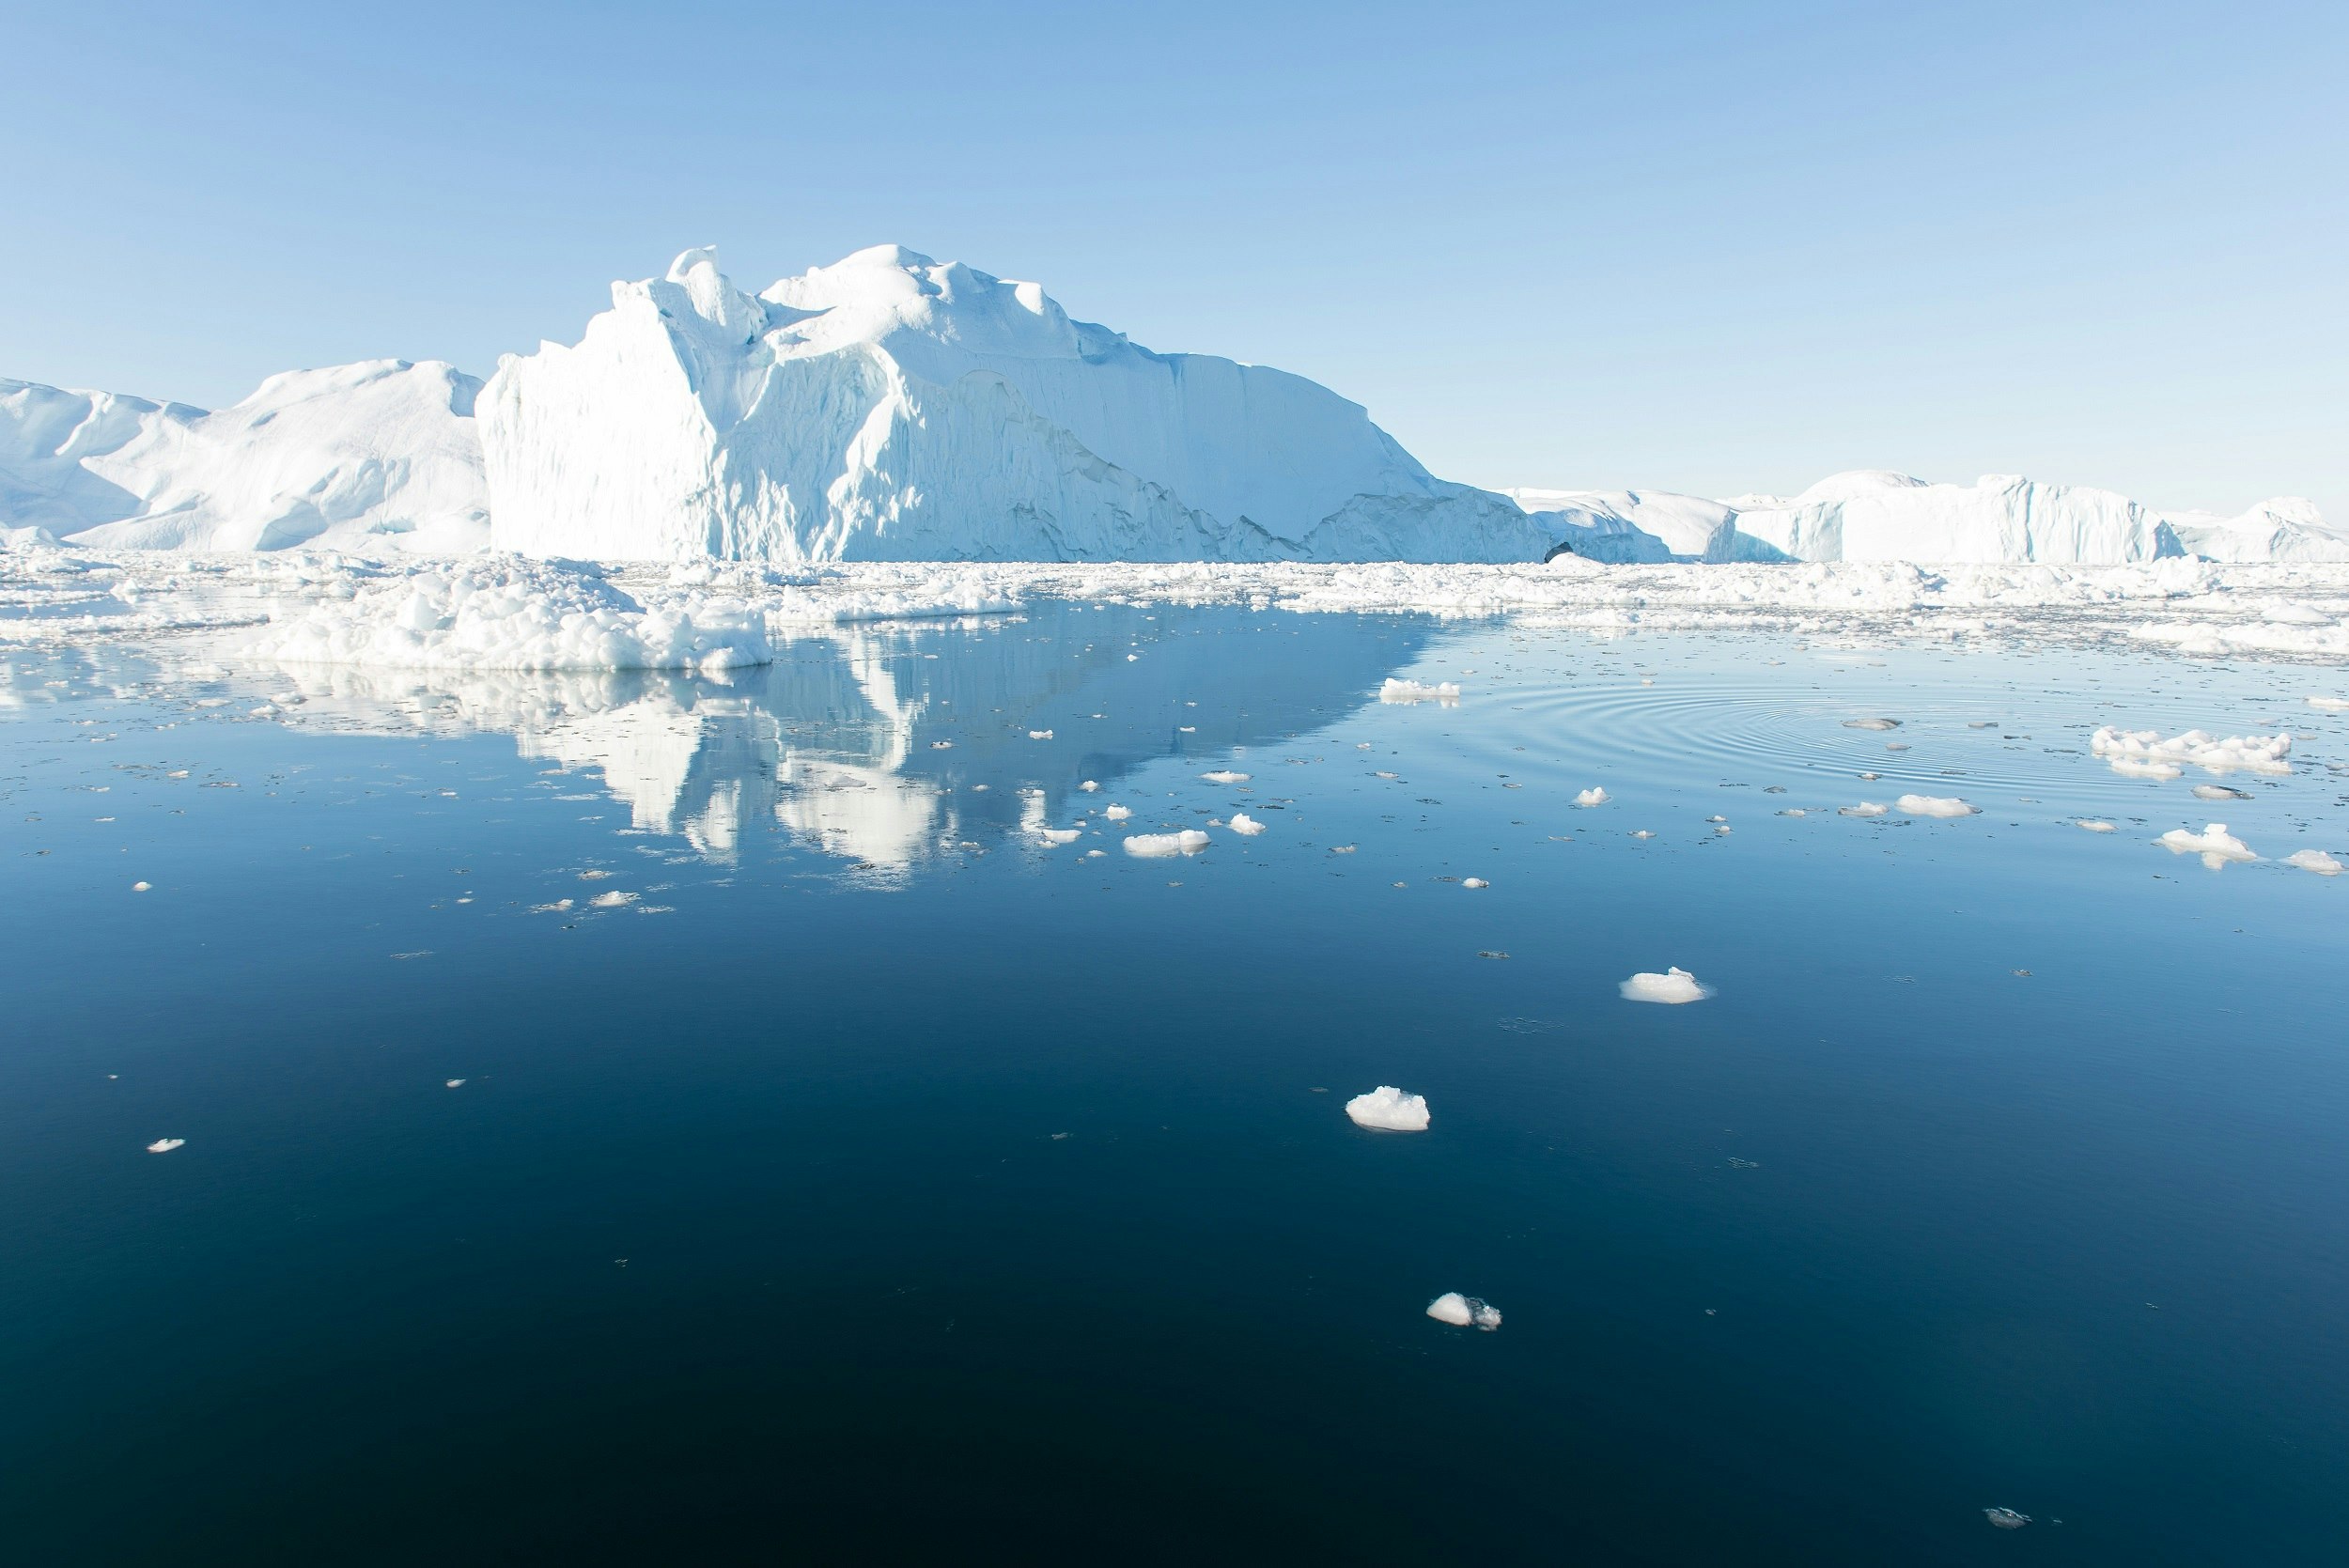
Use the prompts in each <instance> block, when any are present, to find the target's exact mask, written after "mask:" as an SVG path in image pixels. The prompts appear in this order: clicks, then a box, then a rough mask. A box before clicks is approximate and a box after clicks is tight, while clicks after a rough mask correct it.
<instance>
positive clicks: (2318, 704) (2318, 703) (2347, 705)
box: [2309, 697, 2349, 713]
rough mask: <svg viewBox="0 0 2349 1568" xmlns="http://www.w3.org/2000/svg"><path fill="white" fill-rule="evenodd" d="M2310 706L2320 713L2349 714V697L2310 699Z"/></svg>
mask: <svg viewBox="0 0 2349 1568" xmlns="http://www.w3.org/2000/svg"><path fill="white" fill-rule="evenodd" d="M2309 706H2310V707H2312V708H2314V709H2316V711H2317V712H2319V713H2349V697H2310V699H2309Z"/></svg>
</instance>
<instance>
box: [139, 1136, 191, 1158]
mask: <svg viewBox="0 0 2349 1568" xmlns="http://www.w3.org/2000/svg"><path fill="white" fill-rule="evenodd" d="M186 1146H187V1140H186V1139H184V1138H158V1139H157V1140H155V1141H154V1142H152V1143H149V1144H148V1146H147V1152H148V1154H150V1155H167V1154H169V1153H171V1151H172V1150H174V1149H179V1148H184V1147H186Z"/></svg>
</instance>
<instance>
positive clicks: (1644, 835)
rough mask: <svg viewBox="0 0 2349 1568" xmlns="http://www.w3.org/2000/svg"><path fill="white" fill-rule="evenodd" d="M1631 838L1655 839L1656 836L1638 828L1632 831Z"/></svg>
mask: <svg viewBox="0 0 2349 1568" xmlns="http://www.w3.org/2000/svg"><path fill="white" fill-rule="evenodd" d="M1631 836H1632V837H1633V838H1654V837H1655V836H1656V835H1655V834H1654V833H1651V832H1649V831H1647V830H1646V829H1645V828H1636V829H1634V830H1632V833H1631Z"/></svg>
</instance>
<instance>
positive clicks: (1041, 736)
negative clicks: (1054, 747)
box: [1028, 730, 1052, 740]
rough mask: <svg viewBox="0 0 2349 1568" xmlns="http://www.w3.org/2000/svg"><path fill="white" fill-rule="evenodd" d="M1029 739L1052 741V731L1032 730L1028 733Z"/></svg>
mask: <svg viewBox="0 0 2349 1568" xmlns="http://www.w3.org/2000/svg"><path fill="white" fill-rule="evenodd" d="M1028 738H1029V739H1031V740H1050V739H1051V738H1052V732H1051V731H1050V730H1030V731H1029V732H1028Z"/></svg>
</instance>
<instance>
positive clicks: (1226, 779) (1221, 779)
mask: <svg viewBox="0 0 2349 1568" xmlns="http://www.w3.org/2000/svg"><path fill="white" fill-rule="evenodd" d="M1199 776H1200V777H1201V778H1203V779H1205V780H1206V781H1207V782H1208V783H1209V784H1246V783H1247V782H1248V778H1249V776H1248V775H1247V774H1245V773H1235V772H1233V771H1232V770H1231V769H1230V768H1217V769H1216V770H1215V771H1214V772H1212V773H1202V774H1200V775H1199Z"/></svg>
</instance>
